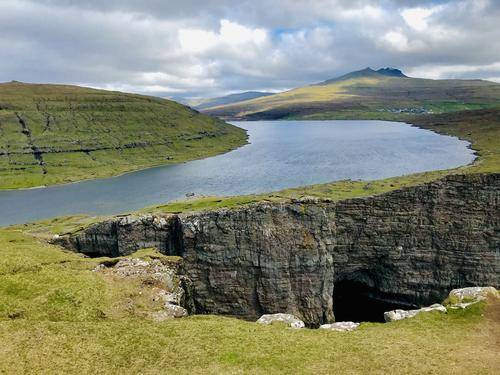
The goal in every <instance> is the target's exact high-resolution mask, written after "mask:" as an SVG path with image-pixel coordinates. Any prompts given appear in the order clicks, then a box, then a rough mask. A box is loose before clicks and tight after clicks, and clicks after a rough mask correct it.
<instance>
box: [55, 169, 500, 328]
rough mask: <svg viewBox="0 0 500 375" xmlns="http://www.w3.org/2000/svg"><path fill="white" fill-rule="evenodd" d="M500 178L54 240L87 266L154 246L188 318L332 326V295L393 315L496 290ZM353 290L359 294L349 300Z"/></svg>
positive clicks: (94, 230) (151, 221)
mask: <svg viewBox="0 0 500 375" xmlns="http://www.w3.org/2000/svg"><path fill="white" fill-rule="evenodd" d="M499 201H500V174H488V175H454V176H449V177H446V178H444V179H442V180H439V181H435V182H432V183H429V184H425V185H421V186H416V187H411V188H406V189H402V190H398V191H394V192H390V193H387V194H383V195H379V196H374V197H370V198H358V199H349V200H344V201H340V202H331V201H328V200H301V201H291V202H287V203H281V204H277V203H259V204H254V205H250V206H247V207H244V208H239V209H227V210H217V211H208V212H203V213H195V214H189V215H171V216H166V217H152V216H148V217H136V218H134V217H122V218H117V219H115V220H112V221H108V222H104V223H99V224H96V225H94V226H92V227H89V228H88V229H86V230H85V231H83V232H80V233H76V234H73V235H71V236H69V237H63V238H61V239H60V240H59V242H60V243H62V244H63V245H64V246H66V247H67V248H71V249H74V250H77V251H80V252H83V253H86V254H89V255H93V256H95V255H108V256H117V255H124V254H129V253H131V252H133V251H135V250H137V249H139V248H143V247H150V246H154V247H157V248H158V249H159V250H160V251H162V252H164V253H166V254H175V255H180V256H182V257H183V258H184V269H185V271H184V272H186V274H187V276H188V277H189V278H190V279H191V281H192V284H191V285H192V290H191V291H190V292H191V295H192V297H193V301H192V302H193V303H194V312H197V313H219V314H230V315H238V316H242V317H246V318H255V317H257V316H259V315H261V314H264V313H274V312H288V313H292V314H294V315H296V316H298V317H300V318H301V319H303V320H304V321H305V322H306V323H307V324H309V325H318V324H321V323H326V322H330V321H333V320H334V314H333V310H334V305H335V301H336V299H335V298H336V297H335V286H336V285H340V284H341V283H350V284H352V285H356V286H357V287H361V289H362V293H363V294H365V295H366V296H368V297H370V298H372V299H375V300H379V301H385V302H397V303H398V304H401V305H408V306H414V305H421V304H430V303H433V302H436V301H438V300H441V299H443V298H444V297H445V296H446V295H447V293H448V291H449V290H451V289H454V288H458V287H465V286H474V285H492V286H495V287H499V286H500V278H499V266H500V250H499V249H500V210H499ZM358 289H359V288H358Z"/></svg>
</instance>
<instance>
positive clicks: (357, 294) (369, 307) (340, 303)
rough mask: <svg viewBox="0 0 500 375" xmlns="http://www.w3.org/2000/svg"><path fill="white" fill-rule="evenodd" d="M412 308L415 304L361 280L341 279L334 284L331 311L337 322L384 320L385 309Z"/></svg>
mask: <svg viewBox="0 0 500 375" xmlns="http://www.w3.org/2000/svg"><path fill="white" fill-rule="evenodd" d="M413 308H417V306H416V305H414V304H411V303H407V302H404V301H398V299H397V298H395V296H391V295H388V294H387V293H381V292H380V291H378V290H377V289H376V288H374V287H371V286H369V285H367V284H365V283H363V282H359V281H352V280H341V281H337V282H336V283H335V284H334V289H333V313H334V315H335V320H336V321H337V322H343V321H353V322H384V312H386V311H390V310H395V309H404V310H407V309H413Z"/></svg>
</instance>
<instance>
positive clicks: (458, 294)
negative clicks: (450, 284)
mask: <svg viewBox="0 0 500 375" xmlns="http://www.w3.org/2000/svg"><path fill="white" fill-rule="evenodd" d="M489 295H490V296H493V297H498V291H497V290H496V289H495V288H493V287H492V286H483V287H481V286H473V287H469V288H460V289H453V290H452V291H451V292H450V294H449V295H448V300H449V301H450V302H451V303H452V304H463V303H465V304H470V303H471V302H478V301H482V300H485V299H486V298H487V297H488V296H489Z"/></svg>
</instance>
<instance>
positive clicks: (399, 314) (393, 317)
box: [384, 303, 447, 322]
mask: <svg viewBox="0 0 500 375" xmlns="http://www.w3.org/2000/svg"><path fill="white" fill-rule="evenodd" d="M430 311H439V312H442V313H445V312H446V311H447V310H446V307H444V306H443V305H441V304H439V303H435V304H433V305H430V306H428V307H422V308H421V309H416V310H399V309H398V310H392V311H387V312H385V313H384V319H385V321H386V322H394V321H397V320H402V319H408V318H413V317H415V316H416V315H417V314H420V313H423V312H430Z"/></svg>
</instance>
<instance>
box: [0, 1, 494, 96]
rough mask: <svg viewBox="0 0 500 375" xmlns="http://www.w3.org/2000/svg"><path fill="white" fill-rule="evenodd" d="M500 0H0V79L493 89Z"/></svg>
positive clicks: (200, 90)
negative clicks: (386, 74) (470, 83)
mask: <svg viewBox="0 0 500 375" xmlns="http://www.w3.org/2000/svg"><path fill="white" fill-rule="evenodd" d="M499 21H500V0H456V1H418V0H407V1H399V0H379V1H377V0H375V1H364V0H308V1H302V0H249V1H246V0H243V1H237V0H203V1H195V0H106V1H103V0H36V1H34V0H0V45H1V46H2V47H1V49H0V51H1V52H0V82H5V81H11V80H18V81H23V82H37V83H68V84H78V85H85V86H90V87H97V88H104V89H113V90H120V91H128V92H137V93H144V94H149V95H157V96H164V97H173V98H198V97H214V96H220V95H225V94H228V93H233V92H238V91H247V90H260V91H273V92H275V91H281V90H285V89H289V88H293V87H299V86H302V85H305V84H310V83H314V82H319V81H323V80H326V79H329V78H332V77H336V76H339V75H341V74H344V73H347V72H350V71H353V70H358V69H363V68H365V67H372V68H380V67H387V66H389V67H396V68H399V69H402V70H403V71H404V73H406V74H407V75H410V76H413V77H422V78H433V79H441V78H481V79H488V80H493V81H497V82H500V26H499Z"/></svg>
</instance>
